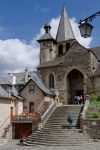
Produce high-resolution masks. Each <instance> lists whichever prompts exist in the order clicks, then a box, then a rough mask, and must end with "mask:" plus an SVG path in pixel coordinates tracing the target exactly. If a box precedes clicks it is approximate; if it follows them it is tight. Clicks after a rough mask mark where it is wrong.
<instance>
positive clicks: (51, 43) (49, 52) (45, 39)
mask: <svg viewBox="0 0 100 150" xmlns="http://www.w3.org/2000/svg"><path fill="white" fill-rule="evenodd" d="M50 29H51V26H50V24H49V23H47V24H45V25H44V30H45V34H44V35H43V36H42V37H41V38H40V39H39V40H38V42H39V43H40V64H43V63H45V62H48V61H51V60H53V59H54V58H55V57H56V52H55V43H56V41H55V39H54V38H53V37H52V36H51V34H50Z"/></svg>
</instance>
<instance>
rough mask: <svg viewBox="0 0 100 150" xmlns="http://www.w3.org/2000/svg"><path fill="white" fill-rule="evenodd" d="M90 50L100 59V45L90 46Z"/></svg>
mask: <svg viewBox="0 0 100 150" xmlns="http://www.w3.org/2000/svg"><path fill="white" fill-rule="evenodd" d="M90 50H91V51H92V52H93V53H94V54H95V55H96V57H97V58H98V60H99V61H100V46H98V47H94V48H90Z"/></svg>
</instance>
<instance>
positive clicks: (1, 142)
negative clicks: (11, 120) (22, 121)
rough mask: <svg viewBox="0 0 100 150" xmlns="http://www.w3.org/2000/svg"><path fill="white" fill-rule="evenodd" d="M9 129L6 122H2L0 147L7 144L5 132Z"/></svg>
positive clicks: (0, 126)
mask: <svg viewBox="0 0 100 150" xmlns="http://www.w3.org/2000/svg"><path fill="white" fill-rule="evenodd" d="M8 129H9V125H8V122H7V121H4V122H3V123H2V124H1V125H0V146H2V145H4V144H6V142H7V137H6V136H7V132H8Z"/></svg>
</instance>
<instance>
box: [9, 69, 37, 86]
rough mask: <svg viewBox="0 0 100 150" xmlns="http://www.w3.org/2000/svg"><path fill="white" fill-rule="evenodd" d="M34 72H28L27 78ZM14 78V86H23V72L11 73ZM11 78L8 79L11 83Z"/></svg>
mask: <svg viewBox="0 0 100 150" xmlns="http://www.w3.org/2000/svg"><path fill="white" fill-rule="evenodd" d="M33 74H34V71H30V72H28V76H29V77H32V76H33ZM13 75H15V76H16V84H25V72H19V73H13ZM12 80H13V79H12V77H10V81H11V82H12Z"/></svg>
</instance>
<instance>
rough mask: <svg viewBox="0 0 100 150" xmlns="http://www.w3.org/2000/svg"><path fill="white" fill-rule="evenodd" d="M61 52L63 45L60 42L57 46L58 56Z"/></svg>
mask: <svg viewBox="0 0 100 150" xmlns="http://www.w3.org/2000/svg"><path fill="white" fill-rule="evenodd" d="M62 54H63V45H62V44H60V45H59V46H58V56H60V55H62Z"/></svg>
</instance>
